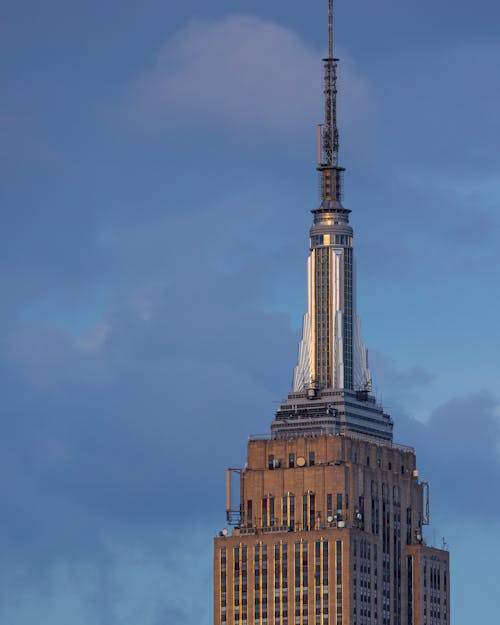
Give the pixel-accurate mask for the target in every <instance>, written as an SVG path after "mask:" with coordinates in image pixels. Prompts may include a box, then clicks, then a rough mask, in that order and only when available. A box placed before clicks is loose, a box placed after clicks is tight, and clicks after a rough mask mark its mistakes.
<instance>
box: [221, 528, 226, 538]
mask: <svg viewBox="0 0 500 625" xmlns="http://www.w3.org/2000/svg"><path fill="white" fill-rule="evenodd" d="M222 535H223V536H227V527H225V528H224V529H223V530H222Z"/></svg>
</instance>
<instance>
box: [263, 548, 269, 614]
mask: <svg viewBox="0 0 500 625" xmlns="http://www.w3.org/2000/svg"><path fill="white" fill-rule="evenodd" d="M261 575H262V584H261V587H262V621H261V622H262V625H266V624H267V595H268V593H267V579H268V578H267V545H262V570H261Z"/></svg>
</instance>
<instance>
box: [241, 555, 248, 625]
mask: <svg viewBox="0 0 500 625" xmlns="http://www.w3.org/2000/svg"><path fill="white" fill-rule="evenodd" d="M240 573H241V584H240V585H241V590H240V592H241V625H247V610H248V601H247V599H248V578H247V575H248V561H247V548H246V547H241V568H240Z"/></svg>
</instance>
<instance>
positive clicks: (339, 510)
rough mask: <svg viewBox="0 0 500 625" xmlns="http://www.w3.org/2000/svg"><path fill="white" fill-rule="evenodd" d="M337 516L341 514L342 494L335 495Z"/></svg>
mask: <svg viewBox="0 0 500 625" xmlns="http://www.w3.org/2000/svg"><path fill="white" fill-rule="evenodd" d="M336 510H337V514H340V513H341V512H342V493H337V508H336Z"/></svg>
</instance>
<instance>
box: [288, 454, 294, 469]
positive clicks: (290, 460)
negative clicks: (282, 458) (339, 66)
mask: <svg viewBox="0 0 500 625" xmlns="http://www.w3.org/2000/svg"><path fill="white" fill-rule="evenodd" d="M288 466H289V467H290V469H293V467H294V466H295V454H288Z"/></svg>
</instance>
